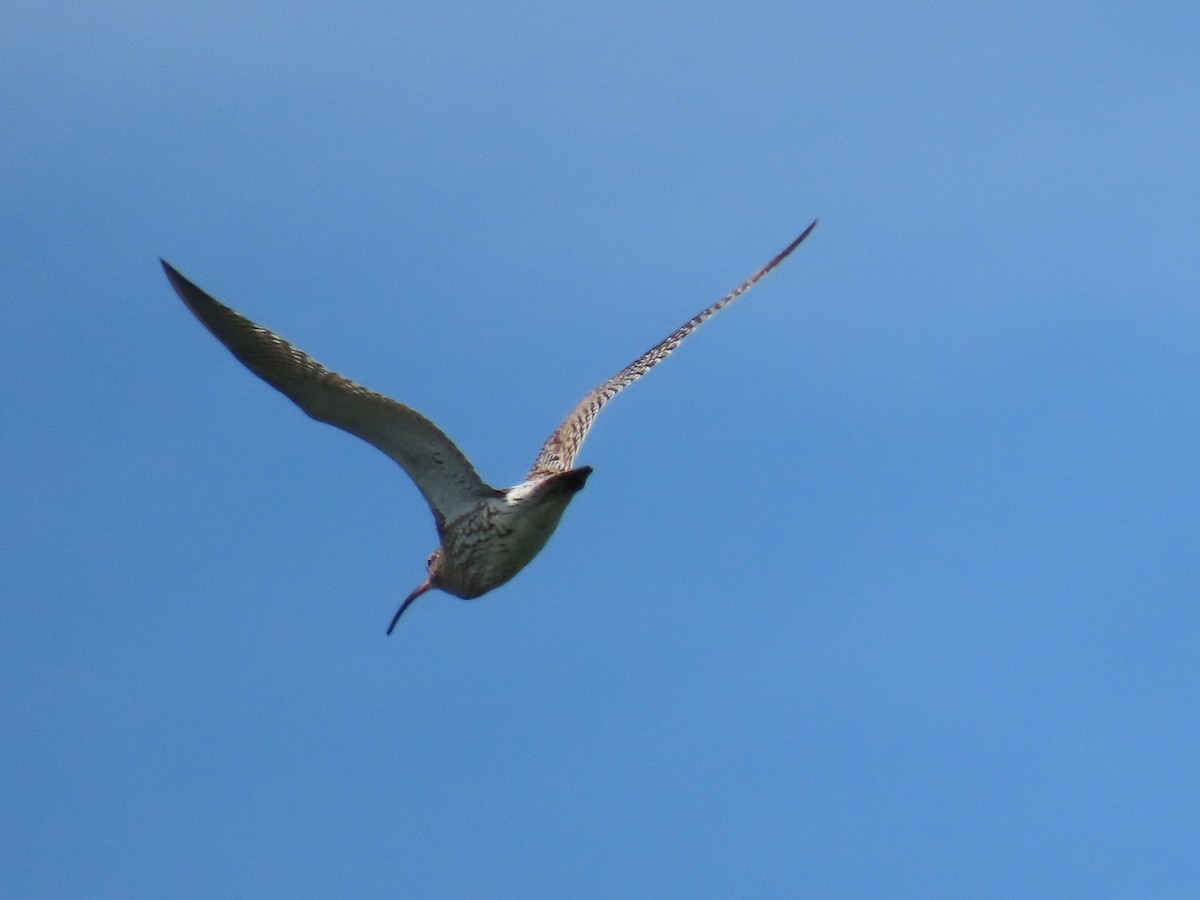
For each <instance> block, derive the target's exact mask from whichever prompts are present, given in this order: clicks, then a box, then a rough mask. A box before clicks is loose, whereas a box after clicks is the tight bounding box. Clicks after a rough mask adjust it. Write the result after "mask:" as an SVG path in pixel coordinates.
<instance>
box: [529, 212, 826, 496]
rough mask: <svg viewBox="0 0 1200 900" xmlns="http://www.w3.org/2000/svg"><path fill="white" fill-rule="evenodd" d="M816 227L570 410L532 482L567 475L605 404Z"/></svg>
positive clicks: (549, 442)
mask: <svg viewBox="0 0 1200 900" xmlns="http://www.w3.org/2000/svg"><path fill="white" fill-rule="evenodd" d="M816 227H817V222H816V220H815V219H814V220H813V222H812V224H811V225H809V226H808V227H807V228H805V229H804V231H803V233H802V234H801V235H800V236H799V237H798V238H796V239H795V240H794V241H792V242H791V243H790V244H788V245H787V246H786V247H784V248H783V250H781V251H780V252H779V253H778V254H777V255H776V256H775V258H774V259H772V260H771V261H770V262H769V263H767V264H766V265H765V266H763V267H762V268H761V269H759V270H758V271H757V272H755V273H754V274H753V275H751V276H750V277H749V278H747V279H746V280H745V281H743V282H742V283H741V284H739V285H738V286H737V287H736V288H734V289H733V290H732V291H730V292H729V293H728V294H726V295H725V296H724V297H722V298H721V299H720V300H718V301H717V302H716V303H714V304H713V305H712V306H710V307H708V308H707V309H705V310H703V311H702V312H700V313H697V314H696V315H695V316H693V317H692V318H691V319H689V320H688V321H687V322H685V323H684V324H683V325H682V326H680V327H679V328H678V329H677V330H676V331H674V332H672V333H671V334H670V335H668V336H667V337H666V338H665V339H664V340H663V341H661V342H660V343H658V344H655V345H654V346H653V347H651V348H650V349H649V350H647V351H646V352H645V353H643V354H642V355H641V356H639V357H638V358H637V359H635V360H634V361H633V362H631V363H630V364H629V365H627V366H626V367H625V368H623V369H622V370H621V371H620V372H618V373H617V374H616V375H614V376H613V377H612V378H610V379H608V381H606V382H604V383H603V384H602V385H600V386H599V387H597V388H596V389H595V390H593V391H592V392H591V393H589V394H588V395H587V396H586V397H584V398H583V399H582V400H580V401H579V404H578V405H577V406H576V407H575V408H574V409H573V410H571V413H570V415H568V416H567V417H566V418H565V419H564V420H563V422H562V424H561V425H559V426H558V428H556V429H555V431H554V433H553V434H551V435H550V437H549V438H548V439H547V440H546V443H545V444H543V445H542V449H541V452H540V453H538V457H537V459H536V460H535V461H534V463H533V468H532V469H530V470H529V475H528V476H526V477H527V478H533V477H534V476H536V475H545V474H552V473H555V472H565V471H567V470H568V469H570V468H571V466H573V465H574V464H575V456H576V454H578V453H579V448H580V447H582V446H583V441H584V439H585V438H586V437H587V434H588V431H590V430H591V427H592V423H593V422H594V421H595V420H596V416H597V415H599V414H600V410H601V409H603V408H604V404H606V403H607V402H608V401H609V400H611V399H612V398H613V397H615V396H616V395H617V394H619V393H620V392H621V391H622V390H624V389H625V388H627V387H629V385H631V384H633V383H634V382H635V381H637V380H638V379H639V378H641V377H642V376H643V375H645V374H646V373H647V372H649V371H650V370H651V369H652V368H654V367H655V366H656V365H658V364H659V363H660V362H662V361H663V360H664V359H666V358H667V357H668V356H670V355H671V354H672V353H673V352H674V350H675V348H676V347H678V346H679V345H680V344H681V343H683V340H684V338H686V337H687V336H688V335H689V334H691V333H692V332H693V331H695V330H696V329H697V328H699V327H700V326H701V325H703V324H704V322H705V320H707V319H708V318H709V317H710V316H712V315H713V314H714V313H716V312H719V311H720V310H721V309H723V308H724V307H726V306H728V305H729V304H730V303H732V302H733V301H734V300H736V299H737V298H738V297H740V296H741V295H742V294H744V293H746V291H748V290H750V288H752V287H754V285H755V284H757V283H758V282H759V280H760V279H761V278H762V277H763V276H764V275H766V274H767V273H768V272H770V271H771V270H772V269H774V268H775V267H776V266H777V265H779V264H780V263H781V262H783V261H784V260H785V259H786V258H787V256H788V254H790V253H791V252H792V251H793V250H795V249H796V248H797V247H799V246H800V244H801V242H802V241H803V240H804V239H805V238H806V237H808V236H809V234H810V233H811V232H812V230H813V229H814V228H816Z"/></svg>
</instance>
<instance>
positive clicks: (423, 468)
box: [163, 262, 499, 536]
mask: <svg viewBox="0 0 1200 900" xmlns="http://www.w3.org/2000/svg"><path fill="white" fill-rule="evenodd" d="M163 269H164V270H165V271H166V273H167V277H168V278H169V279H170V281H171V284H172V286H173V287H174V288H175V291H176V293H178V294H179V296H180V298H181V299H182V300H183V302H184V303H185V304H187V307H188V309H190V310H191V311H192V313H193V314H195V316H196V318H197V319H199V320H200V322H201V323H202V324H203V325H204V327H205V328H207V329H208V330H209V331H210V332H212V334H213V336H214V337H216V338H217V340H219V341H220V342H221V343H222V344H224V345H225V346H226V347H227V348H228V349H229V351H230V352H231V353H232V354H233V355H234V356H235V357H237V359H238V360H239V361H240V362H241V363H242V364H243V365H245V366H246V368H248V369H249V370H250V371H251V372H253V373H254V374H255V375H257V376H258V377H259V378H261V379H262V380H263V381H265V382H267V384H269V385H271V386H272V387H274V388H276V389H277V390H279V391H280V392H282V393H283V394H284V395H285V396H287V397H288V398H289V399H290V400H292V401H293V402H294V403H295V404H296V405H297V406H299V407H300V408H301V409H302V410H303V411H304V412H305V413H307V414H308V415H309V416H311V417H312V418H314V419H316V420H317V421H319V422H326V423H328V424H330V425H333V426H336V427H337V428H340V429H342V430H343V431H347V432H349V433H350V434H353V435H354V436H355V437H359V438H362V440H364V441H366V442H367V443H368V444H371V445H373V446H375V447H377V448H378V449H380V450H382V451H383V452H384V453H386V454H387V455H388V456H389V457H391V458H392V459H393V460H395V462H396V463H398V464H399V465H400V467H401V468H402V469H404V471H405V472H407V473H408V476H409V477H410V478H412V480H413V481H414V482H415V483H416V485H417V488H418V489H419V490H420V491H421V494H422V495H423V496H424V497H425V501H426V502H427V503H428V504H429V508H430V509H431V510H432V511H433V515H434V519H435V520H436V521H437V528H438V534H439V536H440V535H441V533H442V529H443V527H444V525H445V524H446V523H447V522H449V521H452V520H453V519H454V518H456V517H457V516H458V515H460V514H462V513H463V512H466V511H467V510H468V509H470V507H471V506H472V505H473V504H474V503H475V502H477V501H478V500H479V499H480V498H482V497H488V496H496V495H498V494H499V492H498V491H496V490H495V489H494V488H491V487H489V486H488V485H486V484H484V482H483V481H482V479H480V477H479V474H478V473H477V472H476V471H475V469H474V467H473V466H472V465H471V463H470V462H469V461H468V460H467V458H466V456H464V455H463V453H462V451H461V450H459V449H458V447H456V446H455V445H454V442H453V441H451V440H450V438H448V437H447V436H446V435H445V434H444V433H443V432H442V431H441V429H439V428H438V427H437V426H436V425H434V424H433V423H432V422H430V421H429V420H428V419H426V418H425V417H424V416H423V415H421V414H420V413H419V412H417V411H416V410H414V409H410V408H409V407H407V406H405V405H404V404H402V403H397V402H396V401H395V400H392V399H390V398H388V397H385V396H383V395H382V394H377V393H375V392H374V391H371V390H368V389H367V388H365V387H363V386H362V385H359V384H356V383H354V382H353V381H351V380H349V379H348V378H344V377H342V376H341V375H339V374H338V373H337V372H333V371H330V370H329V369H327V368H325V367H324V366H323V365H321V364H320V363H319V362H317V361H316V360H314V359H312V358H311V357H310V356H308V355H307V354H306V353H304V352H303V351H301V350H300V349H298V348H296V347H294V346H292V345H291V344H289V343H288V342H287V341H285V340H284V339H283V338H281V337H280V336H279V335H277V334H274V333H273V332H271V331H268V330H267V329H265V328H262V327H260V326H258V325H256V324H254V323H253V322H251V321H250V320H249V319H247V318H246V317H245V316H242V315H240V314H239V313H237V312H235V311H234V310H232V309H230V308H229V307H227V306H225V305H224V304H223V303H221V302H220V301H218V300H216V299H214V298H213V297H210V296H209V295H208V294H206V293H205V292H204V291H202V290H201V289H200V288H198V287H197V286H196V285H194V284H192V283H191V282H190V281H188V280H187V279H186V278H184V277H183V276H182V275H180V274H179V273H178V272H177V271H175V269H174V268H172V267H171V266H170V265H169V264H168V263H166V262H163Z"/></svg>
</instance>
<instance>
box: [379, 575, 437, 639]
mask: <svg viewBox="0 0 1200 900" xmlns="http://www.w3.org/2000/svg"><path fill="white" fill-rule="evenodd" d="M431 587H433V585H432V584H430V583H429V579H428V578H426V579H425V580H424V581H422V582H421V583H420V584H419V585H417V589H416V590H415V591H413V592H412V593H411V594H409V595H408V596H407V597H405V598H404V602H403V603H401V604H400V608H399V609H398V610H396V614H395V615H394V616H392V624H390V625H388V629H387V633H388V634H391V633H392V629H394V628H395V627H396V623H397V622H399V621H400V617H401V616H402V615H404V611H405V610H406V609H408V607H409V606H410V605H411V604H412V602H413V601H414V600H416V599H417V598H418V597H420V596H421V595H422V594H423V593H425V592H426V591H427V590H429V589H430V588H431Z"/></svg>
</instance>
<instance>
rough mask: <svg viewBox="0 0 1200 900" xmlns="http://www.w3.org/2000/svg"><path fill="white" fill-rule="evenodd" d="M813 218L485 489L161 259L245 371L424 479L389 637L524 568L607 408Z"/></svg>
mask: <svg viewBox="0 0 1200 900" xmlns="http://www.w3.org/2000/svg"><path fill="white" fill-rule="evenodd" d="M816 225H817V223H816V221H815V220H814V221H813V223H812V224H811V225H809V226H808V227H807V228H806V229H804V231H803V232H802V233H801V234H800V236H799V237H797V238H796V239H795V240H794V241H792V242H791V243H790V244H788V245H787V246H786V247H784V248H783V250H781V251H780V252H779V253H778V254H777V255H776V256H775V258H774V259H772V260H771V261H770V262H769V263H767V264H766V265H765V266H763V267H762V268H761V269H759V270H758V271H757V272H755V273H754V274H753V275H751V276H750V277H749V278H747V279H746V280H745V281H743V282H742V283H741V284H740V285H738V286H737V287H736V288H734V289H733V290H732V291H730V292H729V293H728V294H726V295H725V296H724V297H722V298H721V299H720V300H718V301H717V302H716V303H714V304H712V305H711V306H709V307H708V308H707V309H705V310H703V311H702V312H700V313H698V314H696V315H695V316H693V317H692V318H691V319H688V321H687V322H685V323H684V324H683V325H682V326H680V327H679V328H678V329H677V330H676V331H674V332H672V333H671V334H670V335H668V336H667V337H666V338H664V339H663V340H662V341H660V342H659V343H657V344H655V345H654V346H653V347H651V348H650V349H649V350H647V351H646V352H645V353H643V354H642V355H641V356H639V357H638V358H637V359H635V360H634V361H633V362H631V363H630V364H629V365H627V366H626V367H625V368H623V369H622V370H621V371H619V372H618V373H617V374H616V375H614V376H612V378H610V379H608V380H607V381H605V382H604V383H603V384H601V385H600V386H599V387H597V388H595V389H594V390H592V391H591V392H590V393H589V394H587V396H585V397H584V398H583V399H582V400H580V401H579V403H578V404H577V405H576V406H575V408H574V409H573V410H571V412H570V414H569V415H568V416H567V417H566V418H565V419H564V420H563V421H562V424H561V425H559V426H558V428H556V429H555V430H554V432H553V433H552V434H551V435H550V437H549V438H547V439H546V443H545V444H543V445H542V449H541V451H540V452H539V453H538V455H537V459H535V460H534V462H533V468H531V469H530V470H529V473H528V474H527V475H526V476H525V479H524V480H523V481H522V482H521V483H520V484H518V485H516V486H514V487H510V488H504V489H500V488H494V487H491V486H490V485H488V484H485V483H484V481H483V480H482V479H481V478H480V477H479V474H478V473H477V472H476V471H475V468H474V466H472V465H471V463H470V462H469V461H468V460H467V457H466V456H465V455H463V452H462V451H461V450H459V449H458V447H457V445H455V443H454V442H453V441H451V440H450V438H448V437H447V436H446V435H445V434H444V433H443V432H442V431H441V429H440V428H438V427H437V426H436V425H434V424H433V423H432V422H431V421H429V420H428V419H427V418H425V417H424V416H423V415H421V414H420V413H419V412H417V411H416V410H415V409H411V408H410V407H408V406H405V405H404V404H403V403H398V402H397V401H395V400H392V399H390V398H388V397H385V396H383V395H382V394H377V393H375V392H374V391H371V390H368V389H367V388H365V387H363V386H362V385H359V384H355V383H354V382H353V381H351V380H350V379H348V378H345V377H343V376H341V375H339V374H338V373H337V372H333V371H330V370H329V369H327V368H325V367H324V366H323V365H321V364H320V363H319V362H317V361H316V360H314V359H313V358H312V357H310V356H308V355H307V354H306V353H304V352H303V351H301V350H299V349H298V348H296V347H293V346H292V345H291V344H289V343H288V342H287V341H285V340H284V339H283V338H281V337H280V336H279V335H277V334H275V333H273V332H271V331H268V330H267V329H265V328H263V327H261V326H259V325H256V324H255V323H253V322H251V321H250V320H249V319H247V318H246V317H245V316H242V315H240V314H239V313H237V312H234V311H233V310H232V309H230V308H229V307H227V306H225V305H224V304H223V303H220V302H219V301H217V300H215V299H214V298H212V297H210V296H209V295H208V294H206V293H205V292H204V291H202V290H200V288H198V287H196V285H194V284H192V282H190V281H188V280H187V279H186V278H184V277H183V276H182V275H180V274H179V272H178V271H176V270H175V269H174V268H173V267H172V266H171V265H170V264H169V263H167V262H166V261H165V260H162V266H163V270H164V271H165V272H166V273H167V278H168V279H170V282H171V285H172V286H173V287H174V288H175V291H176V293H178V294H179V296H180V298H181V299H182V300H183V302H184V303H185V304H186V305H187V307H188V309H190V310H191V311H192V313H193V314H194V315H195V316H196V318H197V319H199V320H200V322H201V324H203V325H204V327H205V328H207V329H208V330H209V331H210V332H212V334H213V336H214V337H216V339H217V340H219V341H220V342H221V343H222V344H224V345H225V346H226V348H228V350H229V351H230V352H231V353H232V354H233V355H234V356H235V357H237V359H238V360H239V361H240V362H241V363H242V364H243V365H244V366H246V368H248V369H249V370H250V371H251V372H253V373H254V374H255V375H257V376H258V377H259V378H261V379H262V380H263V381H265V382H266V383H267V384H269V385H271V386H272V387H274V388H276V389H277V390H279V391H281V392H282V393H283V394H284V395H285V396H286V397H288V398H289V399H290V400H292V402H294V403H295V404H296V405H297V406H299V407H300V409H302V410H303V411H304V412H305V413H307V414H308V415H309V416H311V417H312V418H314V419H316V420H317V421H318V422H326V423H328V424H330V425H334V426H336V427H338V428H341V429H342V430H343V431H348V432H349V433H350V434H353V435H355V436H356V437H359V438H362V439H363V440H364V441H366V442H367V443H368V444H371V445H373V446H375V447H377V448H378V449H379V450H382V451H383V452H384V453H385V454H387V455H388V456H389V457H391V458H392V459H393V460H394V461H395V462H396V463H397V464H398V465H399V466H400V468H402V469H403V470H404V471H405V472H407V473H408V476H409V477H410V478H411V479H412V480H413V481H414V482H416V485H417V488H418V489H419V490H420V491H421V494H422V495H423V496H424V497H425V502H426V503H428V504H429V508H430V510H432V512H433V519H434V522H435V523H436V525H437V533H438V538H439V540H440V541H441V544H440V546H439V547H438V548H437V549H436V550H434V551H433V553H432V554H431V555H430V557H429V560H428V561H427V563H426V570H427V575H426V578H425V580H424V581H422V582H421V583H420V584H419V585H417V587H416V588H415V589H414V590H413V591H412V593H410V594H409V595H408V596H407V597H406V598H405V599H404V602H402V603H401V604H400V608H399V609H397V610H396V614H395V615H394V616H393V617H392V621H391V623H390V624H389V625H388V628H387V633H388V634H391V633H392V629H394V628H395V627H396V622H397V621H399V619H400V616H401V614H403V612H404V611H405V610H406V609H408V607H409V605H410V604H411V603H412V602H413V601H414V600H416V599H417V597H419V596H421V595H422V594H423V593H425V592H426V591H429V590H433V589H435V588H436V589H438V590H441V591H445V592H446V593H448V594H453V595H454V596H455V597H461V598H462V599H464V600H472V599H474V598H476V597H480V596H482V595H483V594H486V593H487V592H488V591H490V590H492V589H493V588H497V587H499V586H500V585H502V584H504V583H505V582H507V581H508V580H509V579H510V578H512V577H513V576H514V575H516V574H517V573H518V572H520V571H521V570H522V569H523V568H525V566H526V565H528V564H529V562H530V561H531V560H532V559H533V558H534V557H535V556H537V554H538V553H539V552H540V551H541V549H542V547H544V546H545V545H546V541H548V540H549V539H550V535H552V534H553V533H554V529H555V528H556V527H558V522H559V519H561V518H562V514H563V511H564V510H565V509H566V508H567V504H568V503H570V502H571V498H572V497H574V496H575V494H577V493H578V492H579V491H580V490H582V488H583V486H584V484H585V483H586V482H587V479H588V476H589V475H591V474H592V467H591V466H580V467H579V468H574V466H575V456H576V455H577V454H578V453H579V448H580V446H581V445H582V444H583V441H584V438H586V437H587V433H588V431H589V430H590V429H591V427H592V423H593V422H594V421H595V419H596V416H597V415H598V414H599V412H600V410H601V409H602V408H603V407H604V404H606V403H607V402H608V401H609V400H611V399H612V398H613V397H615V396H616V395H617V394H618V393H620V392H621V391H622V390H624V389H625V388H627V387H628V386H629V385H631V384H633V383H634V382H635V381H637V380H638V379H639V378H641V377H642V376H643V375H645V374H646V373H647V372H649V371H650V370H651V369H652V368H653V367H654V366H656V365H658V364H659V363H660V362H662V361H663V360H664V359H666V358H667V357H668V356H669V355H670V354H671V353H672V352H673V351H674V350H675V348H676V347H678V346H679V345H680V343H682V342H683V340H684V338H686V337H687V336H688V335H689V334H691V333H692V332H693V331H695V330H696V329H697V328H699V327H700V326H701V325H702V324H703V323H704V322H705V320H707V319H708V318H709V317H710V316H711V315H713V313H716V312H718V311H719V310H720V309H722V308H723V307H725V306H727V305H728V304H730V303H732V302H733V301H734V300H736V299H737V298H738V297H740V296H741V295H742V294H744V293H745V292H746V291H748V290H749V289H750V288H752V287H753V286H754V285H755V284H757V283H758V281H759V279H761V278H762V277H763V276H764V275H766V274H767V273H768V272H770V271H771V270H772V269H774V268H775V267H776V266H777V265H779V264H780V263H781V262H783V260H784V259H786V258H787V256H788V254H790V253H791V252H792V251H793V250H795V249H796V248H797V247H798V246H800V243H801V242H802V241H803V240H804V239H805V238H806V237H808V236H809V234H810V233H812V230H813V229H814V228H815V227H816Z"/></svg>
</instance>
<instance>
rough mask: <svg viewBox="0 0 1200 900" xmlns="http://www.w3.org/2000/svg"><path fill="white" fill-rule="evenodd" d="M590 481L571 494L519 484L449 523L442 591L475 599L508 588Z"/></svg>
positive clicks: (548, 483)
mask: <svg viewBox="0 0 1200 900" xmlns="http://www.w3.org/2000/svg"><path fill="white" fill-rule="evenodd" d="M584 480H586V475H585V476H584V477H583V479H580V480H578V482H577V483H572V484H571V488H572V489H570V490H563V489H561V488H560V487H559V485H558V484H556V483H555V481H553V480H550V479H546V480H544V481H542V482H538V483H533V484H532V485H531V484H525V485H519V486H517V487H515V488H512V489H510V490H508V491H506V492H505V495H504V496H503V497H489V498H487V499H485V500H482V501H480V503H479V504H478V505H477V506H475V507H474V508H472V509H471V510H470V512H468V513H465V514H464V515H462V516H460V517H459V518H458V519H455V520H454V521H453V522H451V523H449V524H448V525H447V526H446V528H445V529H444V531H443V533H442V564H441V568H440V570H439V573H438V579H437V580H438V584H437V586H438V587H439V588H441V589H442V590H444V591H446V592H447V593H450V594H454V595H455V596H457V597H462V598H463V599H467V600H469V599H472V598H474V597H478V596H480V595H482V594H485V593H487V592H488V591H490V590H492V589H493V588H497V587H499V586H500V585H502V584H504V583H505V582H506V581H508V580H509V579H510V578H512V577H513V576H514V575H516V574H517V573H518V572H520V571H521V570H522V569H523V568H525V566H526V565H528V564H529V562H530V561H531V560H532V559H533V558H534V557H535V556H537V555H538V553H539V552H540V551H541V549H542V548H543V547H545V546H546V542H547V541H548V540H550V536H551V535H552V534H554V529H556V528H557V527H558V523H559V521H560V520H561V519H562V514H563V511H564V510H565V509H566V508H567V504H569V503H570V502H571V498H572V497H574V495H575V494H576V493H577V492H578V490H579V489H580V488H582V487H583V481H584Z"/></svg>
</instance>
